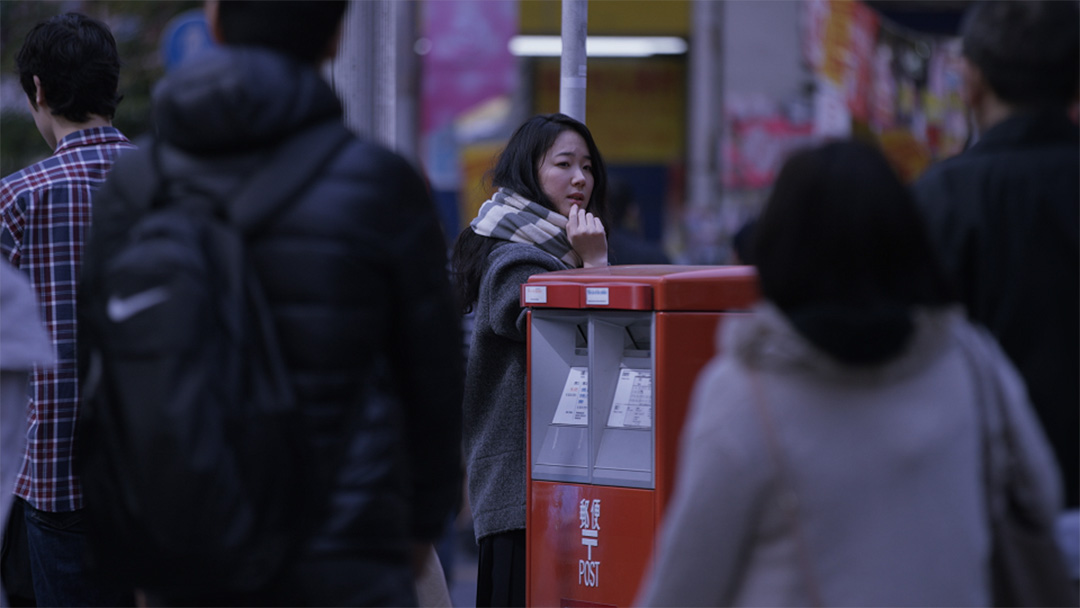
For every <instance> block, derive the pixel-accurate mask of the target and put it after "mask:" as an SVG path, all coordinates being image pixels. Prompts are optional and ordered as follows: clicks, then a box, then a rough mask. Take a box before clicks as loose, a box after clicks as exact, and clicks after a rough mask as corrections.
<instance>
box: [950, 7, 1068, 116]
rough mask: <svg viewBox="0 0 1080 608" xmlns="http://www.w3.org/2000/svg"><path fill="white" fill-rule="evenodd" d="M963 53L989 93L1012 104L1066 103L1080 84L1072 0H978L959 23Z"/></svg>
mask: <svg viewBox="0 0 1080 608" xmlns="http://www.w3.org/2000/svg"><path fill="white" fill-rule="evenodd" d="M960 31H961V37H962V40H963V54H964V56H965V57H967V59H968V60H969V61H971V62H972V63H973V64H974V65H975V66H976V67H978V68H979V70H980V71H981V72H982V74H983V77H984V78H985V79H986V82H987V83H988V85H989V86H990V88H991V89H992V90H993V91H994V93H995V94H996V95H997V96H998V97H1000V98H1001V99H1002V100H1004V101H1005V102H1007V103H1011V104H1017V105H1036V104H1046V103H1053V104H1060V105H1066V104H1068V103H1069V102H1070V101H1072V99H1073V98H1074V97H1075V96H1076V94H1077V87H1078V85H1080V7H1078V5H1077V3H1076V1H1075V0H1068V1H1060V0H1055V1H1050V2H1042V1H1034V0H1024V1H1020V2H1011V1H1010V2H1006V1H1002V0H995V1H993V2H979V3H977V4H975V5H973V6H972V7H971V9H970V10H969V12H968V13H967V14H966V15H965V17H964V22H963V25H962V26H961V30H960Z"/></svg>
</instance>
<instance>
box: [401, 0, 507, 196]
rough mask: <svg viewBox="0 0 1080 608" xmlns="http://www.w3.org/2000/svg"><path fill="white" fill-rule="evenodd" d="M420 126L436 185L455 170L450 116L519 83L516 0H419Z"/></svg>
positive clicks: (449, 178)
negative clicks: (513, 47)
mask: <svg viewBox="0 0 1080 608" xmlns="http://www.w3.org/2000/svg"><path fill="white" fill-rule="evenodd" d="M422 6H423V8H422V12H423V14H422V17H421V19H422V25H421V29H422V37H421V38H420V40H419V41H418V42H417V44H416V52H417V53H419V54H420V55H421V59H420V65H421V70H422V77H421V79H420V82H421V83H422V85H421V86H422V89H421V101H420V132H421V140H422V146H423V148H424V151H423V152H422V154H423V157H424V160H425V165H426V167H427V170H428V172H429V174H430V177H431V178H432V180H433V182H435V185H436V187H437V188H438V187H452V185H453V182H455V181H456V180H457V179H459V176H458V175H457V173H458V169H457V158H456V157H457V146H456V143H455V141H454V138H453V134H452V132H451V131H452V127H453V122H454V120H455V119H456V118H457V117H458V116H460V115H461V114H463V113H465V112H467V111H468V110H470V109H472V108H475V107H477V106H478V105H480V104H482V103H484V102H487V101H490V100H491V99H493V98H496V97H499V96H505V95H509V94H510V93H511V92H512V91H513V90H514V89H515V88H516V87H517V79H518V75H517V62H516V58H515V57H514V56H513V55H511V54H510V51H509V49H508V45H509V42H510V39H511V38H512V37H513V36H515V35H516V34H517V30H518V3H517V1H516V0H484V1H479V0H439V1H438V2H424V3H423V4H422Z"/></svg>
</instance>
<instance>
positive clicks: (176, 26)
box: [161, 8, 215, 71]
mask: <svg viewBox="0 0 1080 608" xmlns="http://www.w3.org/2000/svg"><path fill="white" fill-rule="evenodd" d="M214 46H215V42H214V40H213V39H212V38H211V37H210V27H209V26H208V25H207V24H206V16H205V15H204V14H203V10H202V9H200V8H195V9H191V10H189V11H184V12H183V13H180V14H179V15H177V16H175V17H173V18H172V19H171V20H170V21H169V23H168V25H166V26H165V32H164V33H163V34H162V35H161V60H162V62H163V63H164V64H165V70H166V71H168V70H172V69H173V68H175V67H176V66H178V65H180V64H181V63H183V62H184V61H187V60H188V59H191V58H192V57H194V56H196V55H198V54H199V53H201V52H203V51H205V50H207V49H209V48H212V47H214Z"/></svg>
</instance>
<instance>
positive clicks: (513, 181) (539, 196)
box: [451, 114, 610, 312]
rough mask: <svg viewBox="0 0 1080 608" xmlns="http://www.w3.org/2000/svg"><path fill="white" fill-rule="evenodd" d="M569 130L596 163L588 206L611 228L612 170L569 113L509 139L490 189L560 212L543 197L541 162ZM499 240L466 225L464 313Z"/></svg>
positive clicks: (455, 260)
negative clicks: (609, 196) (609, 177)
mask: <svg viewBox="0 0 1080 608" xmlns="http://www.w3.org/2000/svg"><path fill="white" fill-rule="evenodd" d="M564 131H574V132H576V133H577V134H578V135H581V138H582V139H584V140H585V145H586V146H587V147H588V148H589V156H590V157H591V158H592V175H593V190H592V197H590V198H589V202H588V203H587V204H586V205H585V209H587V210H588V211H589V212H590V213H592V214H593V215H595V216H597V217H599V218H600V221H601V222H603V224H604V226H605V227H607V228H608V229H610V226H609V223H608V217H607V169H606V168H605V167H604V159H603V157H602V156H601V155H600V149H599V148H597V147H596V142H595V141H593V137H592V133H590V132H589V128H588V127H586V126H585V125H584V124H583V123H581V122H579V121H577V120H574V119H573V118H570V117H569V116H567V115H565V114H538V115H536V116H533V117H532V118H530V119H529V120H527V121H525V122H524V123H523V124H522V125H521V126H519V127H518V128H517V130H515V131H514V134H513V135H511V136H510V140H509V141H508V142H507V143H506V147H505V148H503V151H502V153H501V154H499V158H498V160H496V161H495V167H494V168H493V169H492V170H491V172H490V173H489V177H490V179H491V185H492V186H494V187H496V188H506V189H507V190H510V191H512V192H514V193H515V194H517V195H519V196H522V197H524V198H526V199H528V200H530V201H534V202H536V203H539V204H540V205H543V206H544V207H546V208H548V209H551V210H552V211H555V212H558V209H556V208H555V204H554V203H552V202H551V200H549V199H548V197H547V195H545V194H544V189H543V187H542V186H541V185H540V175H539V169H540V163H541V161H543V159H544V155H545V154H547V151H548V150H549V149H550V148H551V146H553V145H554V144H555V140H556V139H558V137H559V135H561V134H562V133H563V132H564ZM498 243H499V241H498V240H496V239H492V238H488V237H483V236H480V235H478V234H476V233H475V232H473V231H472V228H470V227H468V226H466V227H465V229H464V230H462V231H461V234H459V235H458V238H457V241H456V242H455V243H454V252H453V255H452V256H451V269H452V274H453V277H454V279H455V281H454V283H455V285H456V287H457V291H458V296H459V298H460V302H461V305H462V310H463V311H464V312H469V311H470V310H472V307H473V304H475V303H476V298H477V297H479V294H480V278H481V276H480V275H481V273H482V272H483V269H484V263H485V261H486V260H487V257H488V255H489V254H490V253H491V250H492V249H493V248H494V247H495V245H497V244H498Z"/></svg>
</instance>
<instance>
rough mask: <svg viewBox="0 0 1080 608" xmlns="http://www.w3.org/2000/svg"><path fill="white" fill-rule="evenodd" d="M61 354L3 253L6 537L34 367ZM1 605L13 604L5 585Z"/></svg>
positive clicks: (1, 439)
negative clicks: (27, 397) (56, 350)
mask: <svg viewBox="0 0 1080 608" xmlns="http://www.w3.org/2000/svg"><path fill="white" fill-rule="evenodd" d="M55 360H56V356H55V355H54V353H53V347H52V341H51V340H50V339H49V333H48V332H46V331H45V326H44V325H42V323H41V313H40V308H39V306H38V303H37V298H35V297H34V289H33V288H32V287H31V286H30V281H29V280H28V279H27V278H26V276H24V275H23V274H22V273H21V272H19V271H18V270H16V269H15V267H14V266H12V265H11V263H9V262H8V261H7V260H6V259H0V490H2V491H0V539H4V530H5V529H6V528H7V522H8V515H9V514H10V513H11V507H12V503H13V501H14V500H15V496H14V494H13V491H14V490H15V475H16V474H17V473H18V471H19V467H20V464H21V463H22V460H23V450H24V449H25V448H26V395H27V390H28V389H29V388H30V373H31V371H33V369H34V367H35V366H40V367H41V368H43V369H45V368H49V367H51V366H52V365H53V363H54V362H55ZM19 523H20V524H21V525H24V524H22V522H21V521H20V522H19ZM23 536H25V535H23ZM4 540H6V539H4ZM0 605H3V606H7V605H9V604H8V602H7V594H6V593H5V591H4V587H3V586H2V585H0Z"/></svg>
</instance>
